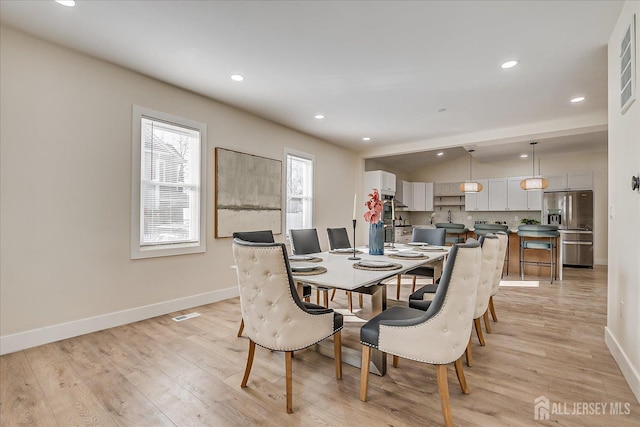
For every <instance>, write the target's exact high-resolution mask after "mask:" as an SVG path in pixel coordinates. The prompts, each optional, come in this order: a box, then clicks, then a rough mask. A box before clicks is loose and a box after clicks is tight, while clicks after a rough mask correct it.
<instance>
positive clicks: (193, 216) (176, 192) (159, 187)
mask: <svg viewBox="0 0 640 427" xmlns="http://www.w3.org/2000/svg"><path fill="white" fill-rule="evenodd" d="M134 123H136V124H138V125H139V126H138V129H137V130H138V133H137V140H135V139H134V145H136V146H137V149H136V148H135V147H134V151H135V152H137V156H135V157H134V174H133V176H134V181H136V182H134V194H135V195H136V197H137V200H136V201H135V203H133V205H134V210H135V212H133V213H132V225H134V224H133V216H134V215H135V216H136V221H135V225H136V227H132V258H147V257H152V256H165V255H178V254H183V253H193V252H204V249H203V247H204V240H205V234H204V233H203V230H202V229H203V228H204V223H205V222H204V214H203V210H204V206H203V205H204V201H203V188H202V184H203V181H204V180H203V179H202V171H206V168H204V167H203V164H204V162H203V160H204V159H203V157H204V153H205V151H204V150H203V147H204V144H203V139H204V134H205V131H203V127H205V125H204V124H199V123H194V122H191V121H188V120H185V119H180V118H177V117H171V116H168V115H166V114H163V113H159V112H153V111H150V110H146V109H143V108H142V107H138V108H136V109H134ZM134 138H136V136H134ZM136 166H137V167H136ZM134 228H135V230H134ZM134 232H135V233H136V236H134V235H133V233H134Z"/></svg>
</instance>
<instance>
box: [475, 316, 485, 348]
mask: <svg viewBox="0 0 640 427" xmlns="http://www.w3.org/2000/svg"><path fill="white" fill-rule="evenodd" d="M473 324H474V326H475V327H476V335H478V340H479V341H480V345H484V336H483V335H482V326H481V325H480V318H479V317H478V318H477V319H473Z"/></svg>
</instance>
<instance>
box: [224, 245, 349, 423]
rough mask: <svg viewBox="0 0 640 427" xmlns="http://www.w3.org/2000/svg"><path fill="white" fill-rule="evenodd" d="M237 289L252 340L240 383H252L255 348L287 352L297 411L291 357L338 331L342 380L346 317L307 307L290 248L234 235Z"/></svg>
mask: <svg viewBox="0 0 640 427" xmlns="http://www.w3.org/2000/svg"><path fill="white" fill-rule="evenodd" d="M233 256H234V259H235V262H236V266H237V274H238V288H239V291H240V306H241V309H242V318H243V319H244V321H245V333H246V335H247V336H248V338H249V353H248V355H247V365H246V368H245V372H244V377H243V378H242V383H241V387H242V388H244V387H246V386H247V382H248V380H249V374H250V373H251V366H252V364H253V358H254V355H255V347H256V344H258V345H259V346H261V347H264V348H266V349H269V350H272V351H283V352H285V371H286V374H285V383H286V408H287V413H291V412H293V397H292V356H293V352H294V351H296V350H301V349H304V348H307V347H309V346H311V345H313V344H316V343H318V342H320V341H322V340H324V339H326V338H329V337H330V336H332V335H333V346H334V356H335V369H336V378H338V379H341V378H342V346H341V345H342V344H341V330H342V325H343V319H342V315H341V314H339V313H335V312H334V311H333V310H331V309H328V308H324V307H317V306H316V307H317V308H307V306H305V304H303V303H302V301H301V300H300V298H299V297H298V293H297V291H296V286H295V283H294V281H293V277H292V275H291V268H290V266H289V260H288V258H287V250H286V247H285V245H284V244H282V243H252V242H246V241H243V240H240V239H237V238H234V239H233Z"/></svg>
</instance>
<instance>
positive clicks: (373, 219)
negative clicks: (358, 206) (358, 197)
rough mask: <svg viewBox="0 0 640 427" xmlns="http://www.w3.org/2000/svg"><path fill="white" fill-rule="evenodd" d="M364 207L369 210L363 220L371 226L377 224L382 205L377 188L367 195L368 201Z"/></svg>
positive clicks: (380, 217) (380, 216) (380, 215)
mask: <svg viewBox="0 0 640 427" xmlns="http://www.w3.org/2000/svg"><path fill="white" fill-rule="evenodd" d="M365 205H366V206H367V209H369V210H368V211H366V212H365V213H364V220H365V221H367V222H368V223H371V224H377V223H378V222H379V221H380V220H381V219H382V206H383V205H384V202H383V201H382V200H381V199H380V193H378V189H377V188H374V189H373V191H372V192H371V193H370V194H369V200H367V202H366V203H365Z"/></svg>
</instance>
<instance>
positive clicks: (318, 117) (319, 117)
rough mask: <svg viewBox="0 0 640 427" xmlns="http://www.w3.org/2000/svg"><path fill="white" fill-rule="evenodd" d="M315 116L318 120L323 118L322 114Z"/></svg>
mask: <svg viewBox="0 0 640 427" xmlns="http://www.w3.org/2000/svg"><path fill="white" fill-rule="evenodd" d="M315 118H316V119H318V120H322V119H324V114H316V115H315Z"/></svg>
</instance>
